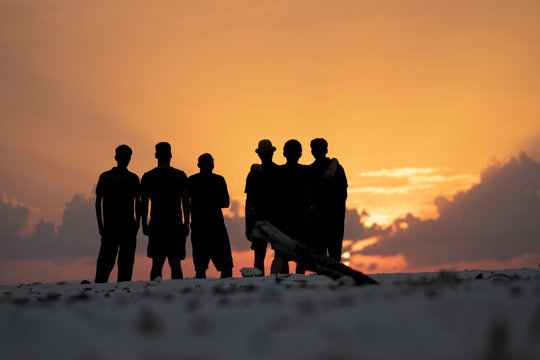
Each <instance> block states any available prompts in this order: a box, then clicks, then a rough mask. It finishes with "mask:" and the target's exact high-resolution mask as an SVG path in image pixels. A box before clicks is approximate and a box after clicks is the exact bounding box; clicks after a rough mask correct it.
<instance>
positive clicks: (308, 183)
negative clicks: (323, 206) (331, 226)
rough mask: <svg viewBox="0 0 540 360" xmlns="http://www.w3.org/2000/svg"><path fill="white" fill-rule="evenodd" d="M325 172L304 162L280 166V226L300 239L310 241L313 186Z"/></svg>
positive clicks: (293, 236)
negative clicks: (303, 163)
mask: <svg viewBox="0 0 540 360" xmlns="http://www.w3.org/2000/svg"><path fill="white" fill-rule="evenodd" d="M323 174H324V171H321V170H319V169H316V168H313V167H310V166H307V165H302V164H284V165H281V166H280V167H279V170H278V196H277V198H278V212H277V214H278V216H279V221H278V228H280V230H282V231H283V232H284V233H285V234H287V235H289V236H291V237H292V238H294V239H296V240H298V241H302V242H306V241H308V240H307V239H308V238H309V231H310V207H311V188H312V186H313V184H314V182H315V181H316V180H317V179H319V178H320V177H322V175H323Z"/></svg>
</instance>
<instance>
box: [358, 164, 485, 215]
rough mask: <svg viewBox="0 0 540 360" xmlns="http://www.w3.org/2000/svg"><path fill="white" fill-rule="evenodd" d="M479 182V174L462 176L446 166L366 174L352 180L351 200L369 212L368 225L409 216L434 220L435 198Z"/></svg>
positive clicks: (362, 173)
mask: <svg viewBox="0 0 540 360" xmlns="http://www.w3.org/2000/svg"><path fill="white" fill-rule="evenodd" d="M478 182H479V176H478V175H476V174H469V173H459V172H456V171H453V170H451V169H450V168H447V167H441V168H438V167H425V168H414V167H401V168H388V169H379V170H372V171H363V172H360V173H358V174H357V175H356V176H355V177H353V178H352V180H351V181H350V186H349V199H350V200H349V201H350V202H351V203H352V204H355V205H356V204H361V206H362V207H363V208H364V209H367V210H368V213H369V218H368V219H367V222H366V223H367V224H368V225H370V224H373V223H377V224H381V225H388V224H390V223H391V222H392V221H393V220H394V219H396V218H398V217H402V216H404V215H406V214H407V213H413V214H415V215H418V216H422V217H425V218H433V217H435V216H436V215H437V213H436V207H435V205H434V204H433V199H434V198H435V197H437V196H449V195H452V194H454V193H455V192H457V191H460V190H465V189H468V188H470V187H471V186H472V185H474V184H476V183H478ZM357 206H358V205H357Z"/></svg>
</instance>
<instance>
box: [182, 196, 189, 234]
mask: <svg viewBox="0 0 540 360" xmlns="http://www.w3.org/2000/svg"><path fill="white" fill-rule="evenodd" d="M182 208H183V209H184V227H185V229H186V236H188V235H189V217H190V216H191V205H190V203H189V189H188V187H187V186H186V187H185V188H184V190H182Z"/></svg>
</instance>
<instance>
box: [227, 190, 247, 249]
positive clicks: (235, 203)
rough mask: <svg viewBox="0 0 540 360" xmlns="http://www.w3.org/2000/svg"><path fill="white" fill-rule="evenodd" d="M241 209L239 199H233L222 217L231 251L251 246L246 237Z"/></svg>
mask: <svg viewBox="0 0 540 360" xmlns="http://www.w3.org/2000/svg"><path fill="white" fill-rule="evenodd" d="M242 209H243V207H242V203H241V202H240V200H234V199H233V200H232V201H231V206H230V208H229V211H227V215H226V216H225V217H224V218H225V226H227V232H228V233H229V241H230V242H231V249H232V250H233V251H245V250H249V249H250V247H251V242H249V240H248V239H247V238H246V225H245V220H244V216H242Z"/></svg>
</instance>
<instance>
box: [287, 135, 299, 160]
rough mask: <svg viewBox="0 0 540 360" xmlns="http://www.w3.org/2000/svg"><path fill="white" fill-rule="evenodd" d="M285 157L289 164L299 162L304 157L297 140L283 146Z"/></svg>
mask: <svg viewBox="0 0 540 360" xmlns="http://www.w3.org/2000/svg"><path fill="white" fill-rule="evenodd" d="M283 156H285V158H286V159H287V162H298V160H299V159H300V157H301V156H302V145H301V144H300V142H299V141H298V140H295V139H292V140H289V141H287V142H286V143H285V145H284V146H283Z"/></svg>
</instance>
